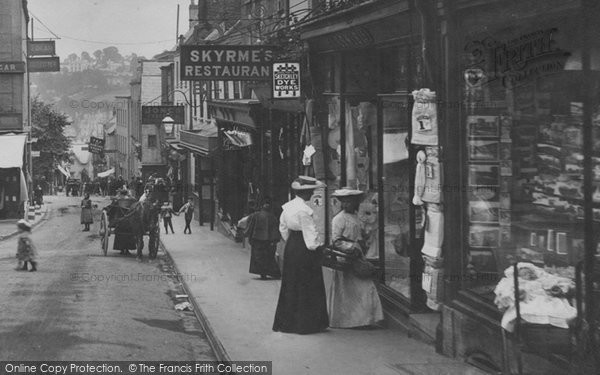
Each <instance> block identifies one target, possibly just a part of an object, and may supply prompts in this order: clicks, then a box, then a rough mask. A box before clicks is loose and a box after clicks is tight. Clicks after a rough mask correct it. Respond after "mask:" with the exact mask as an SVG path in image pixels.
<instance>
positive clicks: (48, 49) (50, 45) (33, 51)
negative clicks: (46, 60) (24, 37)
mask: <svg viewBox="0 0 600 375" xmlns="http://www.w3.org/2000/svg"><path fill="white" fill-rule="evenodd" d="M27 54H28V55H29V56H54V55H55V54H56V44H55V42H54V40H28V41H27Z"/></svg>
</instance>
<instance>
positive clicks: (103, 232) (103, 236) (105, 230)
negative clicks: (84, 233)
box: [99, 211, 110, 256]
mask: <svg viewBox="0 0 600 375" xmlns="http://www.w3.org/2000/svg"><path fill="white" fill-rule="evenodd" d="M99 234H100V242H101V244H102V254H104V256H106V253H107V252H108V238H109V236H110V228H109V227H108V215H107V214H106V211H102V217H101V218H100V233H99Z"/></svg>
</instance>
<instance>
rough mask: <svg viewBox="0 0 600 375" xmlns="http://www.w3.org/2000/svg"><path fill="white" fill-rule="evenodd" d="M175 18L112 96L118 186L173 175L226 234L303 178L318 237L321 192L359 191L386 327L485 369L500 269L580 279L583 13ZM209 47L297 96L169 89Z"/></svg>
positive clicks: (372, 6) (415, 6)
mask: <svg viewBox="0 0 600 375" xmlns="http://www.w3.org/2000/svg"><path fill="white" fill-rule="evenodd" d="M189 19H190V20H189V30H188V31H187V32H186V33H185V34H184V35H182V36H181V37H180V40H179V42H178V43H177V45H176V46H175V47H174V48H173V50H171V51H167V52H164V53H162V54H160V55H157V56H156V57H155V58H154V59H153V60H143V61H140V62H139V64H140V65H139V69H138V73H139V74H138V76H137V77H136V78H135V79H134V80H133V81H132V83H131V95H129V96H125V97H119V98H118V99H119V100H122V101H123V105H122V106H118V108H120V109H117V124H116V127H115V129H114V135H115V136H114V139H115V140H116V142H115V144H114V148H115V151H116V155H117V158H118V165H117V168H118V170H117V173H119V174H121V175H123V176H124V177H126V178H127V179H129V178H130V177H131V176H134V175H138V174H141V175H142V176H143V177H146V176H148V175H150V174H152V173H158V174H163V175H169V176H170V177H171V178H172V179H173V180H174V181H176V183H177V194H176V196H175V197H174V200H175V201H174V203H175V205H176V206H177V205H178V204H181V202H182V201H183V199H184V198H185V197H186V196H192V197H193V198H194V200H195V204H196V206H197V209H196V211H195V212H196V215H197V217H196V219H197V220H198V221H199V223H200V224H201V225H202V224H209V225H210V226H211V229H215V230H219V231H222V232H223V233H224V234H225V235H228V236H231V237H232V238H235V236H236V233H235V232H236V231H235V227H236V223H237V221H238V220H239V219H241V218H242V217H244V216H245V215H247V214H248V213H249V212H251V210H252V209H253V207H254V205H255V204H256V202H257V201H260V200H261V199H263V198H264V197H267V196H268V197H271V198H272V200H273V202H274V206H276V207H279V206H281V204H283V203H284V202H285V201H287V200H288V199H289V198H290V193H291V192H290V189H289V186H290V182H291V181H292V180H293V179H294V178H295V177H296V176H297V175H299V174H311V175H314V176H315V177H317V178H318V179H320V180H322V181H324V182H325V183H326V184H327V188H325V189H323V190H322V191H317V192H316V195H315V196H314V197H313V199H312V201H311V204H312V205H313V207H314V208H315V215H316V218H317V221H318V223H319V225H320V227H321V228H320V230H321V231H322V234H323V235H324V236H325V237H328V234H329V230H330V228H329V225H328V224H327V223H329V222H330V219H331V218H332V217H333V215H334V214H335V213H336V212H337V210H339V207H338V206H337V204H336V202H335V200H333V199H331V198H330V194H331V192H333V190H335V189H336V188H338V187H342V186H351V187H353V188H358V189H361V190H363V191H365V192H366V194H365V201H364V202H363V204H362V205H361V210H360V212H359V216H360V217H361V220H362V221H363V222H364V225H365V232H366V234H367V235H368V236H369V240H370V248H369V258H370V260H371V261H372V262H374V263H375V264H376V265H377V266H378V268H379V270H380V274H379V277H378V289H379V292H380V296H381V299H382V301H383V304H384V308H385V312H386V319H387V320H388V322H389V323H390V324H397V325H400V326H404V327H409V328H410V329H411V330H412V332H413V333H416V334H418V335H420V336H421V337H422V338H423V339H425V340H428V341H430V342H431V343H435V344H436V346H437V348H438V350H439V351H441V352H443V353H444V354H446V355H449V356H452V357H464V358H467V359H469V360H470V361H472V362H473V363H477V364H478V365H480V366H482V367H486V366H487V367H488V368H496V369H498V368H500V367H501V364H502V359H503V358H502V353H503V351H502V349H501V348H502V336H501V329H500V321H501V318H502V311H500V310H499V309H498V307H497V306H496V305H495V304H494V298H495V295H494V288H495V286H496V285H497V283H498V282H499V280H500V279H501V278H502V277H503V272H504V270H505V269H506V268H507V267H508V266H509V265H511V264H512V263H513V262H515V261H516V260H526V261H530V262H533V263H534V264H536V265H537V266H539V267H541V268H545V269H547V270H552V271H553V272H556V273H559V274H561V275H566V276H568V277H574V273H575V268H576V266H577V265H578V264H579V265H580V267H581V269H582V270H583V271H584V273H585V274H587V275H592V274H593V273H594V270H595V268H594V267H595V266H594V264H595V260H596V256H597V250H596V249H597V244H598V238H597V235H596V233H600V231H598V230H597V229H598V222H599V221H600V219H599V218H600V198H599V197H598V192H600V173H599V172H598V171H599V170H600V147H598V145H600V139H599V138H598V137H599V135H600V133H599V132H598V131H597V129H598V126H600V122H599V121H600V112H598V104H599V102H598V83H599V82H600V81H599V80H598V78H599V75H598V69H599V68H600V64H599V60H598V58H599V57H600V56H599V55H598V53H597V52H598V51H599V50H600V49H599V48H600V45H599V42H598V41H599V40H600V38H598V35H597V34H598V29H597V28H594V27H592V25H594V24H595V23H597V21H598V7H597V6H595V4H594V3H592V2H590V1H583V0H582V1H577V0H560V1H558V0H545V1H540V0H523V1H518V2H515V1H508V0H453V1H449V0H422V1H421V0H419V1H411V0H337V1H333V0H296V1H291V0H289V1H281V0H278V1H276V0H225V1H219V2H215V1H210V0H199V1H198V3H195V2H194V1H193V0H192V1H191V4H190V6H189ZM223 45H225V46H229V48H230V49H231V50H235V49H236V48H237V47H239V48H241V49H243V48H248V46H253V47H256V46H264V45H269V46H272V47H273V48H274V51H275V52H274V56H275V58H274V60H277V61H282V62H299V63H300V67H301V69H300V73H301V76H302V78H301V86H302V91H301V96H300V98H295V99H279V98H276V97H273V95H272V87H271V82H265V81H252V80H229V81H227V80H213V81H205V80H197V81H196V80H188V78H187V77H185V76H182V75H181V73H182V65H186V64H187V63H188V62H189V61H188V60H189V56H187V55H186V54H187V53H188V52H186V51H189V47H191V48H196V49H198V50H202V49H203V48H204V49H209V48H214V47H211V46H223ZM184 73H185V72H184ZM422 89H423V90H422ZM424 89H429V90H424ZM419 90H420V91H419ZM415 91H419V93H418V94H415V93H414V92H415ZM153 107H154V108H153ZM596 268H597V267H596ZM596 272H597V271H596ZM584 286H585V288H584V287H583V286H582V287H581V288H580V289H579V291H582V293H581V295H582V297H581V299H580V301H581V302H584V303H583V305H584V306H585V308H584V309H583V310H582V312H581V314H580V316H581V317H582V318H585V319H586V321H587V322H588V323H589V324H590V325H591V326H592V327H594V326H595V324H596V319H597V311H598V308H597V307H596V304H597V301H596V300H595V299H594V298H593V296H594V293H593V292H592V291H593V290H594V285H593V278H592V277H588V278H586V279H585V285H584ZM586 291H587V292H586ZM592 341H593V339H592ZM594 345H596V343H594V344H593V345H592V346H591V347H592V348H596V347H595V346H594ZM593 350H595V349H593ZM563 354H566V353H563ZM549 357H550V358H552V359H558V360H560V356H549ZM540 363H543V362H541V361H539V359H537V358H533V359H532V358H529V359H528V360H527V361H526V367H536V366H537V367H538V368H539V366H541V365H540Z"/></svg>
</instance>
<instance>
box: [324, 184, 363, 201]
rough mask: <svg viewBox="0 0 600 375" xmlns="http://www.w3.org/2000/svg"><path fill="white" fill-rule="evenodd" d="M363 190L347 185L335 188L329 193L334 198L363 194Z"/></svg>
mask: <svg viewBox="0 0 600 375" xmlns="http://www.w3.org/2000/svg"><path fill="white" fill-rule="evenodd" d="M364 193H365V192H364V191H362V190H356V189H351V188H349V187H343V188H341V189H337V190H336V191H334V192H333V194H331V196H332V197H336V198H344V197H357V196H359V195H362V194H364Z"/></svg>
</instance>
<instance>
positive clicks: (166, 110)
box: [142, 105, 185, 124]
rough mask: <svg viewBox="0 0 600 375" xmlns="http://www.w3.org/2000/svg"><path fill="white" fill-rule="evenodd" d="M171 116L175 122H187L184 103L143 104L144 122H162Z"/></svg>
mask: <svg viewBox="0 0 600 375" xmlns="http://www.w3.org/2000/svg"><path fill="white" fill-rule="evenodd" d="M167 116H170V117H171V118H172V119H173V121H174V123H175V124H183V123H185V107H184V106H182V105H143V106H142V124H161V123H162V121H163V119H164V118H165V117H167Z"/></svg>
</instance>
